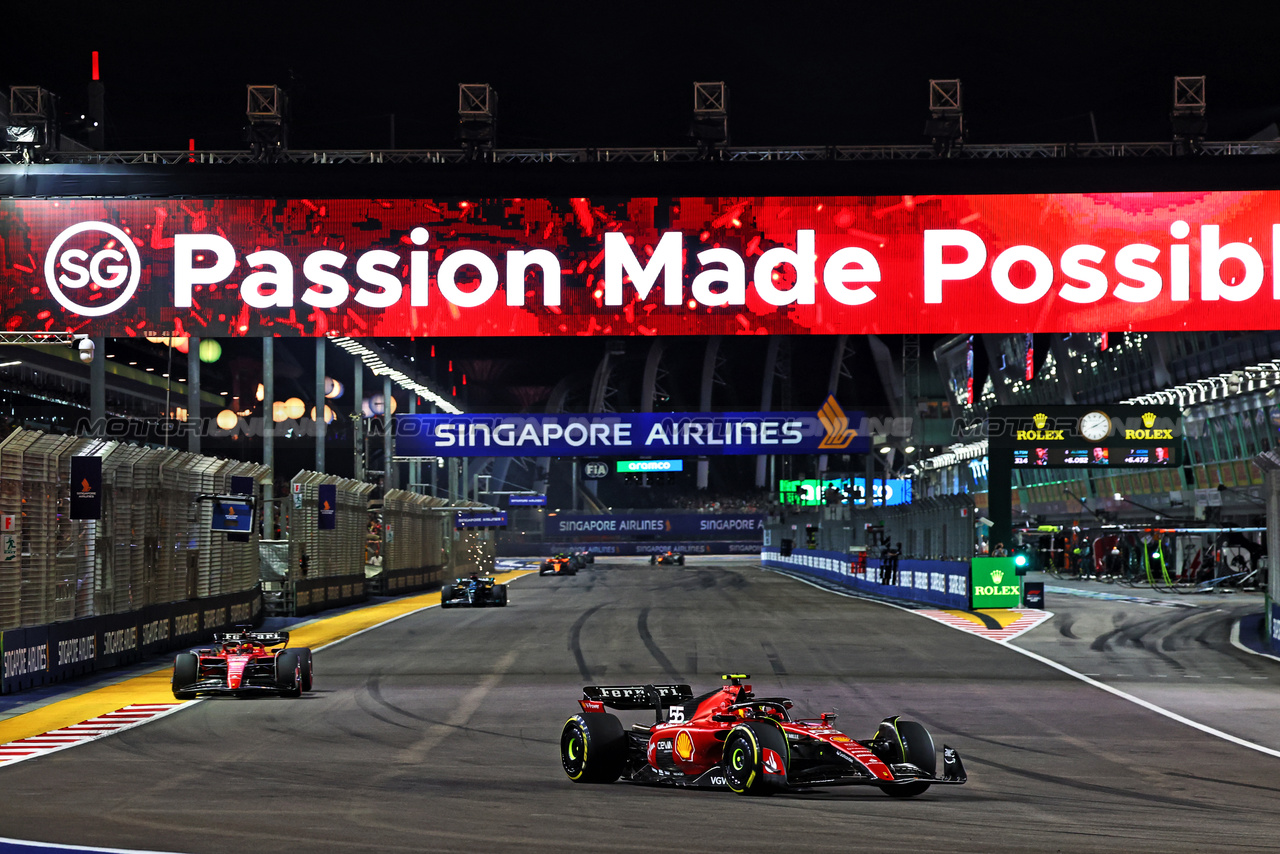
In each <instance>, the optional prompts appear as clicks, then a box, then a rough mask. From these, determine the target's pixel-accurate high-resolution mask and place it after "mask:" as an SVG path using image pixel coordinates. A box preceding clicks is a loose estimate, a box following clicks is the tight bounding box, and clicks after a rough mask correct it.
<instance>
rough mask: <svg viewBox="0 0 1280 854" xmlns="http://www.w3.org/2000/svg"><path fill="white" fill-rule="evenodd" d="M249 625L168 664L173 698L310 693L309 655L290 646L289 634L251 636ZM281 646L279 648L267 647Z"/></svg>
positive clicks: (215, 637)
mask: <svg viewBox="0 0 1280 854" xmlns="http://www.w3.org/2000/svg"><path fill="white" fill-rule="evenodd" d="M252 628H253V627H252V626H238V627H237V628H236V630H235V631H231V632H219V633H215V634H214V636H213V642H214V643H215V644H217V645H216V646H213V647H209V648H207V649H197V650H194V651H193V652H182V653H178V655H177V657H176V658H174V660H173V680H172V688H173V696H174V697H175V698H177V699H179V700H193V699H195V697H196V696H197V695H198V694H229V695H232V696H246V695H249V694H264V693H265V694H277V695H281V696H285V697H301V696H302V692H303V691H310V690H311V680H312V675H313V671H312V665H311V650H310V649H308V648H307V647H301V646H299V647H290V646H289V645H288V644H289V633H288V632H255V631H252ZM276 646H281V648H280V649H272V647H276Z"/></svg>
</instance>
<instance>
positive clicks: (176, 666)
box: [173, 652, 200, 700]
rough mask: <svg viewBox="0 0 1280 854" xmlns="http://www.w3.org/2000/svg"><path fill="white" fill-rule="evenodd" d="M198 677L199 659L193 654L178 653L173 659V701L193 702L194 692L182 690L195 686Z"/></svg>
mask: <svg viewBox="0 0 1280 854" xmlns="http://www.w3.org/2000/svg"><path fill="white" fill-rule="evenodd" d="M199 676H200V658H199V657H198V656H197V655H196V654H195V653H193V652H180V653H178V655H177V657H175V658H174V659H173V697H174V699H175V700H194V699H195V698H196V692H195V691H187V690H184V689H186V688H190V687H191V686H192V685H194V684H196V680H197V679H198V678H199Z"/></svg>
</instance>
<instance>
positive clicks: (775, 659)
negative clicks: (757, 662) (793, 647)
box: [760, 641, 787, 676]
mask: <svg viewBox="0 0 1280 854" xmlns="http://www.w3.org/2000/svg"><path fill="white" fill-rule="evenodd" d="M760 648H761V649H763V650H764V655H765V658H767V659H769V666H770V667H772V668H773V675H775V676H786V675H787V668H786V667H784V666H783V664H782V656H780V655H778V649H777V647H775V646H774V645H773V644H771V643H769V642H768V641H760Z"/></svg>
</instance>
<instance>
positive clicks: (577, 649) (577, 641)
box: [569, 605, 604, 682]
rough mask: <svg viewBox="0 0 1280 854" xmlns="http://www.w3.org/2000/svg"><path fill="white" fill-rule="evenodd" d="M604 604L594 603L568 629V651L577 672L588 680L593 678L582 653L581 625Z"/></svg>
mask: <svg viewBox="0 0 1280 854" xmlns="http://www.w3.org/2000/svg"><path fill="white" fill-rule="evenodd" d="M603 607H604V605H596V606H595V607H594V608H590V609H588V610H586V611H584V612H583V613H582V616H581V617H579V618H578V619H576V620H574V622H573V627H572V628H570V629H569V651H570V652H572V653H573V660H574V661H576V662H577V663H578V672H579V673H581V674H582V678H583V679H585V680H587V681H588V682H590V681H591V680H592V679H593V678H595V677H593V676H592V675H591V668H589V667H587V660H586V658H584V657H583V655H582V626H583V624H584V623H586V622H587V620H589V619H590V618H591V615H592V614H594V613H595V612H596V611H599V610H600V609H601V608H603Z"/></svg>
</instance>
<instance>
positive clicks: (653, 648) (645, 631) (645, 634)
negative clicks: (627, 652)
mask: <svg viewBox="0 0 1280 854" xmlns="http://www.w3.org/2000/svg"><path fill="white" fill-rule="evenodd" d="M636 629H637V630H638V631H639V632H640V640H641V641H643V642H644V648H645V649H647V650H649V654H650V655H652V656H653V660H654V661H656V662H658V666H659V667H661V668H662V672H663V673H665V674H667V675H668V676H670V677H671V678H672V679H681V678H683V677H682V676H681V675H680V671H678V670H676V666H675V665H674V664H672V663H671V659H669V658H667V656H666V655H664V654H663V652H662V650H661V649H659V648H658V645H657V644H656V643H654V640H653V635H652V634H650V633H649V609H648V608H645V609H643V610H642V611H641V612H640V616H639V617H637V618H636Z"/></svg>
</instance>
